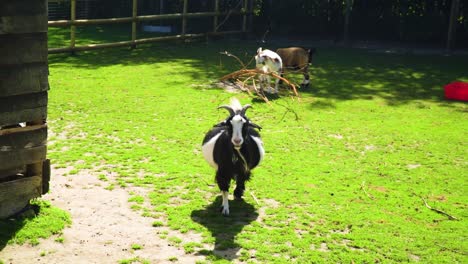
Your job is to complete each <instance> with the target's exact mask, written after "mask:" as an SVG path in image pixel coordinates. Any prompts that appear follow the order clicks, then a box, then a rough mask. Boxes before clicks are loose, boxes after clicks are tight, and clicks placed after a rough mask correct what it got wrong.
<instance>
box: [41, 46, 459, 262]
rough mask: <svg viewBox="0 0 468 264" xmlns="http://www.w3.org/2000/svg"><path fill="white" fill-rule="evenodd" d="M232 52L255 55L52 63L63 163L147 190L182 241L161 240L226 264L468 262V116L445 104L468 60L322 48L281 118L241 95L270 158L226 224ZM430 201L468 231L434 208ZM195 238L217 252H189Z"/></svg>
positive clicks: (154, 54) (158, 222)
mask: <svg viewBox="0 0 468 264" xmlns="http://www.w3.org/2000/svg"><path fill="white" fill-rule="evenodd" d="M224 50H228V51H230V52H232V53H234V54H237V55H238V56H240V57H241V58H242V59H245V61H248V60H249V59H250V58H251V56H253V53H254V52H255V50H256V46H255V44H253V43H250V44H249V43H247V44H246V43H243V42H236V41H234V42H227V41H225V42H219V43H210V44H206V43H193V44H190V45H183V44H179V45H177V46H175V45H166V44H164V45H154V46H145V47H142V48H139V49H136V50H133V51H130V50H128V49H113V50H107V51H98V52H92V53H80V54H78V55H77V56H74V57H68V56H65V55H55V56H51V57H50V58H49V63H50V84H51V90H50V93H49V97H50V98H49V117H48V120H49V124H50V130H51V131H52V134H51V135H50V137H49V140H50V145H49V154H48V155H49V157H50V158H51V160H52V163H53V164H54V165H55V166H57V165H58V166H73V167H74V168H76V169H77V170H79V169H94V170H96V171H107V172H112V173H115V174H116V175H118V177H117V178H116V179H114V180H113V181H115V182H112V183H111V182H109V183H108V184H109V186H112V188H114V186H121V187H124V188H125V187H129V186H135V185H137V186H142V187H145V188H147V190H148V193H149V194H148V195H147V197H142V196H132V198H130V200H129V202H130V204H132V205H135V206H136V207H135V209H137V210H142V212H144V210H143V208H142V206H148V205H147V204H150V205H149V208H145V209H146V210H148V211H150V212H153V213H157V214H158V215H159V218H158V219H155V222H154V224H153V225H154V226H155V227H161V226H163V225H164V226H167V227H169V228H171V229H172V230H178V231H179V232H180V234H181V235H180V236H177V237H176V236H174V235H172V234H169V235H168V234H167V233H166V234H164V233H162V234H161V235H160V237H163V238H166V239H168V241H169V242H170V243H172V244H175V245H181V246H183V247H184V249H185V251H186V252H187V253H190V254H192V253H193V254H203V255H206V256H207V260H208V261H211V262H218V261H219V262H223V261H226V260H229V259H231V258H239V259H241V260H243V261H249V260H252V261H253V260H256V261H259V262H261V263H286V262H291V261H296V262H297V263H311V262H312V263H323V262H326V263H330V262H332V263H336V262H340V263H351V262H354V263H368V262H372V263H373V262H395V263H396V262H407V261H420V262H422V263H453V262H466V260H467V259H466V256H465V253H466V251H467V250H468V248H467V243H466V235H465V233H466V229H467V222H466V220H464V219H465V218H466V217H467V213H466V205H467V201H466V188H465V187H464V186H465V177H464V175H465V174H466V173H465V171H466V170H467V163H466V147H467V146H466V144H467V141H466V127H468V121H467V117H466V112H467V108H466V104H465V103H460V102H449V101H445V100H444V99H443V91H442V86H443V85H444V84H446V83H448V82H450V81H452V80H454V79H463V78H465V79H466V78H468V65H467V64H466V63H465V62H466V59H467V58H466V57H464V58H463V57H462V58H454V57H439V56H421V57H418V56H403V55H389V54H371V53H367V52H365V51H355V50H345V49H319V50H318V53H317V56H316V58H314V67H313V69H312V79H313V81H312V87H311V88H310V89H308V90H306V91H301V96H300V98H292V97H289V96H288V94H287V93H286V92H285V93H284V94H283V96H281V97H280V98H278V99H275V100H272V103H271V105H267V104H265V103H263V102H262V101H260V100H255V99H252V98H250V97H249V96H247V95H245V94H238V95H236V96H237V97H238V98H239V99H240V100H241V101H242V103H251V104H252V105H253V109H251V110H249V116H250V118H251V119H252V120H253V121H254V122H255V123H258V124H260V125H261V126H262V127H263V130H262V131H261V133H262V136H263V138H264V142H265V149H266V156H265V160H264V161H263V163H262V164H261V165H260V166H259V168H258V169H256V170H255V171H254V172H253V173H254V175H253V177H252V180H251V181H250V182H248V183H247V192H246V195H245V201H242V202H239V201H237V202H235V201H234V202H232V203H231V207H232V208H231V215H230V216H229V217H222V216H221V214H220V213H219V212H218V207H219V205H220V200H219V198H217V196H218V189H217V187H216V185H215V184H214V181H213V178H214V171H213V170H212V169H211V168H210V167H209V166H208V165H207V164H206V163H205V162H204V160H203V158H202V155H201V152H200V145H201V140H202V138H203V135H204V133H205V132H206V131H207V130H208V129H209V128H210V127H211V126H212V125H213V124H215V123H217V122H218V121H220V120H222V119H223V118H225V116H226V113H225V112H224V111H217V110H216V107H217V106H219V105H221V104H225V103H227V102H228V101H229V98H230V97H231V96H233V95H232V94H228V93H226V92H224V91H223V90H221V89H217V88H211V87H210V86H209V85H210V84H212V83H213V82H214V81H216V79H217V78H218V77H220V76H222V75H224V74H226V73H229V72H231V71H233V70H235V69H237V67H238V65H236V62H235V61H233V60H232V59H230V58H227V57H225V56H223V55H220V54H219V53H218V52H220V51H224ZM289 77H290V78H292V79H293V80H295V81H297V82H300V79H301V77H300V76H294V75H291V76H289ZM296 116H297V118H296ZM99 174H100V173H96V175H99ZM70 177H73V175H70ZM106 179H107V181H106V182H108V181H111V179H108V178H106ZM106 184H107V183H106ZM254 197H255V199H254ZM421 197H422V198H424V199H426V200H427V201H428V203H429V204H431V206H433V207H434V208H439V209H440V210H443V211H445V212H449V213H450V214H452V215H454V216H457V217H458V218H459V219H461V220H460V221H449V220H447V217H445V216H443V215H440V214H437V213H435V212H434V211H431V210H429V209H428V208H426V207H425V206H424V203H423V202H422V199H421ZM256 200H257V201H258V204H257V202H256ZM146 213H148V212H146ZM161 218H162V219H161ZM162 220H164V221H162ZM187 232H195V233H198V234H201V235H202V236H203V241H202V244H197V243H185V242H184V241H183V234H184V233H187ZM204 245H205V246H207V247H208V246H213V245H214V246H215V250H214V251H212V250H207V249H204V248H203V246H204ZM228 249H231V250H228ZM233 252H234V253H233ZM232 254H238V255H239V257H237V256H234V255H232ZM176 260H177V259H174V261H176ZM125 261H126V262H129V261H133V260H123V261H121V262H122V263H125Z"/></svg>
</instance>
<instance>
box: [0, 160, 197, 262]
mask: <svg viewBox="0 0 468 264" xmlns="http://www.w3.org/2000/svg"><path fill="white" fill-rule="evenodd" d="M64 172H65V171H64V169H56V170H53V177H52V178H51V182H50V184H51V188H50V189H51V191H50V193H48V194H47V195H44V196H43V199H44V200H49V201H50V202H51V203H52V205H54V206H57V207H59V208H61V209H63V210H67V211H68V212H70V214H71V217H72V225H71V226H70V227H68V228H65V229H64V230H63V237H64V241H63V243H60V242H56V241H55V239H56V236H55V237H51V238H48V239H46V240H41V241H40V244H39V245H37V246H31V245H29V244H25V245H7V246H6V247H5V248H4V249H3V250H2V251H1V252H0V259H2V260H3V261H6V263H11V264H29V263H37V264H42V263H44V264H46V263H47V264H53V263H57V264H58V263H60V264H64V263H73V264H78V263H86V264H87V263H99V264H105V263H119V261H121V260H126V259H140V260H146V261H149V262H150V263H195V262H196V261H197V260H202V259H204V257H203V256H197V255H189V254H185V252H184V250H183V248H180V247H176V246H172V245H169V244H168V241H167V240H164V239H161V238H159V236H158V234H157V233H158V231H161V230H159V229H160V228H159V227H153V226H152V223H153V221H154V219H152V218H150V217H143V216H141V215H140V214H139V213H138V212H135V211H133V210H131V209H130V205H129V203H128V198H129V194H128V191H127V190H123V189H119V188H116V189H114V190H112V191H109V190H106V189H105V188H104V186H103V184H102V181H100V180H98V179H97V177H96V176H94V175H90V173H80V174H77V175H73V176H63V174H64ZM132 244H138V245H141V246H142V249H139V250H133V249H132V248H131V245H132ZM170 259H171V260H172V261H171V260H170ZM134 263H138V262H134Z"/></svg>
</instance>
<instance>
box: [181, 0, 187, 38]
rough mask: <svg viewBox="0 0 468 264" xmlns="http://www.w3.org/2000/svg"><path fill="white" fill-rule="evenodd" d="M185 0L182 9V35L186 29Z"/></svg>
mask: <svg viewBox="0 0 468 264" xmlns="http://www.w3.org/2000/svg"><path fill="white" fill-rule="evenodd" d="M187 8H188V3H187V0H184V9H183V11H182V32H181V35H182V36H184V35H185V33H186V30H187Z"/></svg>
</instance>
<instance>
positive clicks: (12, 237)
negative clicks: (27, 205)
mask: <svg viewBox="0 0 468 264" xmlns="http://www.w3.org/2000/svg"><path fill="white" fill-rule="evenodd" d="M32 205H33V207H34V208H35V211H36V212H37V215H33V214H29V215H25V216H23V217H17V218H10V219H5V220H0V251H1V250H2V249H3V248H4V247H5V246H6V245H7V244H12V243H16V244H24V243H29V244H31V245H37V244H39V239H41V238H48V237H50V236H51V235H54V234H60V233H61V231H62V230H63V229H64V228H65V227H66V226H69V225H70V224H71V218H70V215H69V214H68V213H67V212H65V211H63V210H61V209H59V208H57V207H54V206H51V205H50V203H49V202H46V201H40V200H39V201H33V202H32ZM62 241H63V238H62Z"/></svg>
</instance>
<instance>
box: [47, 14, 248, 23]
mask: <svg viewBox="0 0 468 264" xmlns="http://www.w3.org/2000/svg"><path fill="white" fill-rule="evenodd" d="M228 14H229V15H230V16H236V15H244V14H247V15H253V12H252V11H249V12H243V11H240V12H239V11H233V12H197V13H187V14H186V15H185V17H186V18H197V17H212V16H227V15H228ZM183 16H184V15H183V13H174V14H162V15H146V16H137V17H136V18H132V17H119V18H99V19H76V20H74V21H73V22H72V21H71V20H55V21H48V26H49V27H68V26H71V25H75V26H85V25H98V24H99V25H104V24H119V23H128V22H132V21H134V20H136V21H137V22H142V21H155V20H165V19H181V18H182V17H183Z"/></svg>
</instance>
